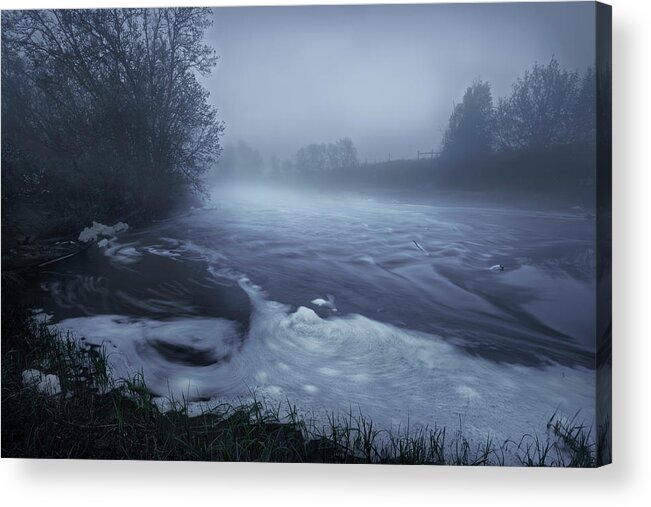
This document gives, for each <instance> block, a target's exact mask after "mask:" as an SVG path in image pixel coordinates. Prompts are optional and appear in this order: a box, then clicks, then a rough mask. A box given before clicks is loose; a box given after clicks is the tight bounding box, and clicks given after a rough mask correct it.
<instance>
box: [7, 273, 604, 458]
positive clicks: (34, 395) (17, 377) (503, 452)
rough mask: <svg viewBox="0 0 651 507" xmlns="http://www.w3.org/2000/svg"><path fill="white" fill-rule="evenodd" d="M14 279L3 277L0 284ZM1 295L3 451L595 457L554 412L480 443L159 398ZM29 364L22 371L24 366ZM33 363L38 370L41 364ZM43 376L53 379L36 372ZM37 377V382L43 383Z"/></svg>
mask: <svg viewBox="0 0 651 507" xmlns="http://www.w3.org/2000/svg"><path fill="white" fill-rule="evenodd" d="M13 283H17V282H15V281H12V280H5V279H3V292H4V293H5V295H6V294H7V291H9V290H11V284H13ZM7 301H8V299H7V298H6V297H5V298H3V303H4V305H3V319H2V457H30V458H86V459H143V460H145V459H147V460H198V461H271V462H312V463H384V464H438V465H505V464H516V465H518V464H519V465H524V466H570V467H571V466H580V467H594V466H597V464H598V461H597V457H598V455H599V453H597V445H595V444H594V442H593V439H592V438H591V434H590V429H589V428H584V427H582V426H577V425H574V424H573V423H572V421H565V420H561V419H557V418H555V417H552V419H551V420H550V421H549V424H548V434H547V435H539V436H535V435H525V436H522V437H520V438H518V439H516V440H509V441H506V442H495V441H493V440H492V439H491V438H490V436H487V437H486V439H485V440H484V441H483V442H481V443H479V444H477V443H472V442H470V441H468V440H467V439H466V438H465V437H464V435H463V433H462V432H461V431H455V430H454V429H450V428H437V427H433V428H425V429H417V430H410V429H406V430H405V431H403V432H400V433H399V434H396V433H391V432H388V431H387V430H385V429H383V428H377V427H376V426H375V425H374V424H373V421H371V420H370V419H368V418H366V417H365V416H364V415H363V414H355V413H352V412H351V413H350V414H348V415H346V416H344V417H335V416H334V415H333V417H332V419H330V420H329V421H328V424H326V425H318V424H316V423H314V422H310V421H309V420H307V419H306V418H304V417H302V416H301V414H299V413H298V412H297V410H296V408H295V407H294V406H292V405H291V401H288V402H287V403H286V404H283V405H278V406H276V405H270V404H268V403H267V402H265V400H264V399H261V400H254V401H253V402H251V403H247V404H242V405H239V406H232V405H222V406H219V407H218V408H217V409H215V410H213V411H211V412H210V413H204V414H201V415H199V416H196V417H189V416H188V414H187V411H186V408H187V407H186V405H185V403H184V402H183V401H182V400H180V401H179V402H176V403H174V404H173V407H174V408H173V409H172V410H170V411H166V412H165V411H162V410H161V409H159V407H158V406H157V405H155V404H153V403H152V396H151V395H150V393H149V391H148V390H147V387H146V379H143V378H142V377H141V376H136V377H134V378H131V379H112V378H111V375H110V371H108V369H107V363H106V355H105V351H104V350H103V349H102V348H98V347H89V346H83V342H80V341H77V340H75V339H73V337H72V336H70V335H69V334H65V333H64V332H62V331H58V330H54V329H52V328H49V327H48V326H46V325H45V324H44V323H37V322H36V321H35V320H34V319H32V318H31V317H30V316H29V310H28V309H27V308H26V307H21V306H19V305H14V304H10V303H8V302H7ZM30 370H31V373H29V374H27V375H26V372H28V371H30ZM34 372H36V373H34ZM46 376H47V378H48V379H50V380H51V379H56V380H54V381H50V382H49V383H44V382H38V380H43V379H45V378H46ZM34 379H36V380H37V381H35V380H34Z"/></svg>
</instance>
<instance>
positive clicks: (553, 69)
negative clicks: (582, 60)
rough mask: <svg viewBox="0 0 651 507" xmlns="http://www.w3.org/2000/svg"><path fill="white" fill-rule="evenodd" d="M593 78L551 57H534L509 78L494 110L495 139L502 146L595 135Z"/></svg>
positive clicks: (548, 144)
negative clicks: (507, 88)
mask: <svg viewBox="0 0 651 507" xmlns="http://www.w3.org/2000/svg"><path fill="white" fill-rule="evenodd" d="M594 87H595V78H594V71H593V70H592V69H588V71H587V72H586V74H585V75H584V76H580V75H579V73H578V72H576V71H575V72H569V71H567V70H564V69H562V68H561V67H560V64H559V63H558V61H557V60H556V59H554V58H552V60H551V61H550V62H549V64H547V65H540V64H538V63H536V64H535V65H534V66H533V68H532V69H531V70H527V71H526V72H525V73H524V76H523V77H521V78H519V79H518V80H517V81H516V82H515V83H514V84H513V90H512V92H511V95H510V96H508V97H506V98H503V99H500V101H499V104H498V106H497V110H496V113H495V114H496V139H495V142H496V145H497V146H498V148H500V149H526V148H539V147H543V148H549V147H552V146H558V145H567V144H572V143H577V142H586V141H587V140H589V139H590V138H591V136H592V137H593V136H594V134H593V132H594V129H595V89H594Z"/></svg>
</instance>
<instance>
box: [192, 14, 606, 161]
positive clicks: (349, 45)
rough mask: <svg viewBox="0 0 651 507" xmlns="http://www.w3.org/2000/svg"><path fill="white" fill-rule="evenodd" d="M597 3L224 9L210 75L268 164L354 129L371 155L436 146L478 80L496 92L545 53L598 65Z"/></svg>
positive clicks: (232, 122) (232, 139) (212, 86)
mask: <svg viewBox="0 0 651 507" xmlns="http://www.w3.org/2000/svg"><path fill="white" fill-rule="evenodd" d="M593 33H594V4H593V3H591V2H576V3H562V4H560V3H547V4H487V5H413V6H406V5H401V6H329V7H323V6H321V7H273V8H265V7H250V8H244V7H237V8H216V9H214V25H213V26H212V28H211V29H210V30H209V31H208V33H207V39H208V42H209V43H210V44H211V45H213V46H214V47H215V48H216V49H217V52H218V54H219V56H220V61H219V63H218V67H217V69H216V70H215V71H214V72H213V74H212V75H211V76H210V77H208V78H206V79H205V80H204V81H203V84H204V85H205V86H206V88H207V89H208V90H209V91H210V93H211V98H210V100H211V102H212V103H213V104H214V105H215V106H217V107H218V108H219V111H220V117H221V118H222V119H223V120H224V121H225V123H226V131H225V134H224V137H223V139H222V144H225V145H227V144H229V143H236V142H237V141H238V140H245V141H246V142H247V143H249V144H250V145H251V146H253V147H254V148H255V149H257V150H259V151H260V153H261V155H262V156H263V158H264V159H265V162H267V163H268V160H269V158H270V157H272V156H277V157H279V158H281V159H285V158H287V157H289V156H291V155H292V154H294V153H295V152H296V151H297V150H298V149H299V148H300V147H301V146H304V145H306V144H309V143H314V142H318V143H322V142H325V143H328V142H333V141H335V140H337V139H339V138H342V137H345V136H347V137H350V138H351V139H352V140H353V141H354V143H355V145H356V147H357V149H358V152H359V158H360V161H361V162H364V161H368V162H373V161H383V160H387V159H388V158H389V157H391V158H392V159H396V158H415V156H416V152H417V151H418V150H421V151H424V150H432V149H434V150H438V149H439V147H440V143H441V138H442V135H443V132H444V130H445V127H446V124H447V121H448V118H449V116H450V113H451V112H452V109H453V105H454V103H458V102H459V101H460V100H461V98H462V97H463V93H464V90H465V89H466V87H467V86H469V85H470V84H471V83H472V81H473V80H474V79H475V78H478V77H479V78H481V79H483V80H485V81H487V82H489V83H490V84H491V87H492V93H493V97H494V98H495V99H497V97H502V96H505V95H507V94H508V93H509V91H510V89H511V86H512V83H513V82H514V81H515V79H516V78H517V77H519V76H521V75H522V74H523V72H524V71H525V70H526V69H528V68H530V67H531V66H532V65H533V64H534V63H535V62H539V63H543V64H544V63H548V62H549V61H550V59H551V58H552V57H555V58H556V59H557V60H558V61H559V63H560V65H561V66H562V67H563V68H565V69H569V70H584V69H585V68H586V67H588V66H590V65H594V60H595V49H594V39H593V38H592V34H593Z"/></svg>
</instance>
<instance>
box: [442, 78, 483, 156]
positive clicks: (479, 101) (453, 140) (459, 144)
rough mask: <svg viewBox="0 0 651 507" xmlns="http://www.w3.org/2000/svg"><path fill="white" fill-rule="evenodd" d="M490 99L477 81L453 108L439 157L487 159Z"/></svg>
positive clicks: (481, 83)
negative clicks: (485, 157)
mask: <svg viewBox="0 0 651 507" xmlns="http://www.w3.org/2000/svg"><path fill="white" fill-rule="evenodd" d="M492 130H493V98H492V95H491V89H490V85H489V84H488V83H487V82H485V81H482V80H480V79H477V80H475V82H473V84H472V85H471V86H469V87H468V88H467V89H466V92H465V93H464V95H463V100H462V101H461V103H460V104H457V105H455V106H454V110H453V111H452V115H451V116H450V120H449V122H448V127H447V130H446V131H445V134H444V136H443V145H442V156H443V157H445V158H449V159H453V160H458V159H464V160H475V159H478V158H482V157H484V156H486V155H489V154H490V153H491V151H492V146H493V132H492Z"/></svg>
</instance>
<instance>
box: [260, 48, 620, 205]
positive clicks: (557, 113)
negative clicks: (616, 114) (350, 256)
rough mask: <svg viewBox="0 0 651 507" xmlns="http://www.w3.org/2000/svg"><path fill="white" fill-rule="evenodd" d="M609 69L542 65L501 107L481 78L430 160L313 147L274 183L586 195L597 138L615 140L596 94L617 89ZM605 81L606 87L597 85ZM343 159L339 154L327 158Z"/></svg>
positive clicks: (277, 170)
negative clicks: (371, 157) (367, 159)
mask: <svg viewBox="0 0 651 507" xmlns="http://www.w3.org/2000/svg"><path fill="white" fill-rule="evenodd" d="M609 79H610V74H609V70H608V69H606V70H604V71H603V72H602V73H601V74H600V75H597V73H596V72H595V69H594V68H593V67H589V68H587V69H585V70H584V71H583V72H579V71H568V70H566V69H563V68H562V67H561V66H560V64H559V62H558V61H557V60H556V59H555V58H552V59H551V60H550V61H549V62H548V63H547V64H539V63H536V64H534V65H533V67H532V68H530V69H528V70H526V71H525V72H524V73H523V75H522V76H520V77H519V78H518V79H517V80H516V81H515V82H514V83H513V85H512V88H511V91H510V93H509V94H508V95H507V96H505V97H502V98H499V99H498V100H494V99H493V95H492V89H491V85H490V84H489V83H488V82H486V81H483V80H481V79H476V80H475V81H474V82H472V83H471V85H470V86H468V88H467V89H466V91H465V93H464V94H463V97H462V98H461V101H460V102H459V103H457V104H455V105H454V106H453V110H452V113H451V115H450V118H449V120H448V122H447V126H446V129H445V132H444V135H443V137H442V140H441V150H440V154H439V155H438V156H436V157H434V158H432V159H425V160H423V159H421V160H393V161H387V162H378V163H371V164H366V163H360V162H359V159H358V156H357V150H356V149H355V146H354V144H353V142H352V141H351V140H350V139H348V138H346V139H344V140H342V141H340V142H338V143H335V144H330V145H325V144H310V145H308V146H305V147H303V148H301V149H299V150H298V152H297V153H296V154H295V155H294V156H293V157H291V158H290V159H288V160H287V161H285V162H284V163H282V164H277V163H276V164H272V167H271V171H270V177H272V178H283V177H286V176H291V178H297V179H299V180H301V181H314V180H318V181H319V183H320V184H323V183H329V184H332V185H335V186H336V185H341V186H346V185H349V186H353V187H355V188H364V187H369V186H376V187H400V188H408V187H412V188H417V189H419V190H421V191H425V192H426V191H429V190H431V189H436V188H439V189H462V190H463V189H470V190H494V189H495V190H503V191H527V190H528V191H536V192H541V193H548V194H549V193H552V192H555V193H558V194H563V193H565V194H567V195H570V196H571V195H572V194H577V195H578V194H583V195H584V196H586V197H588V196H589V195H590V193H591V192H592V191H593V190H594V186H595V165H594V161H595V153H596V146H597V134H598V133H599V135H602V136H603V137H602V138H601V139H600V140H599V141H600V142H602V141H604V140H607V139H609V136H610V134H609V132H606V131H605V129H603V128H602V129H600V130H599V132H597V122H598V121H601V122H602V124H603V125H605V126H608V125H609V124H610V119H609V118H601V119H600V118H598V115H599V114H609V113H608V111H609V108H607V107H604V108H602V109H601V111H598V110H597V102H598V100H602V101H603V100H609V97H601V98H600V97H599V96H598V90H599V89H601V90H605V91H607V90H609V89H610V88H609V86H606V84H607V82H609ZM599 83H604V85H603V86H598V85H599ZM330 152H332V153H338V152H340V153H343V154H344V155H343V156H341V155H340V156H332V155H329V153H330Z"/></svg>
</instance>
